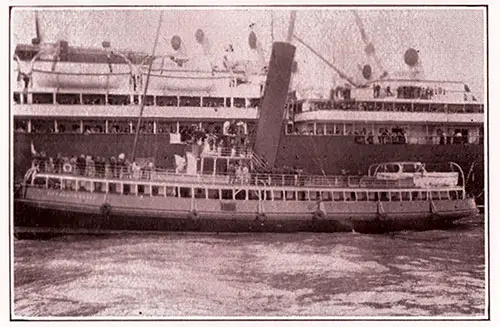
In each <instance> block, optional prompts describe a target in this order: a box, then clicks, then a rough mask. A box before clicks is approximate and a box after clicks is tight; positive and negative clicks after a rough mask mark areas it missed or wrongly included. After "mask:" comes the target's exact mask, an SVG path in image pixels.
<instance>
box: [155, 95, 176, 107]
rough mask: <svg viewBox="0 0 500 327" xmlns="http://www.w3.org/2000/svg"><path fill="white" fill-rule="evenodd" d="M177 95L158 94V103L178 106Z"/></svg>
mask: <svg viewBox="0 0 500 327" xmlns="http://www.w3.org/2000/svg"><path fill="white" fill-rule="evenodd" d="M177 104H178V102H177V97H175V96H157V97H156V105H157V106H161V107H177Z"/></svg>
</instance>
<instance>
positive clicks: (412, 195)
mask: <svg viewBox="0 0 500 327" xmlns="http://www.w3.org/2000/svg"><path fill="white" fill-rule="evenodd" d="M33 185H34V186H35V187H41V188H52V189H63V190H72V191H80V192H98V193H114V194H126V195H150V196H161V197H179V198H192V197H194V198H197V199H216V200H259V199H260V200H267V201H318V200H322V201H335V202H343V201H358V202H361V201H377V202H378V201H425V200H430V199H432V200H455V199H461V198H463V196H464V194H463V192H462V191H458V190H449V191H431V192H427V191H411V192H410V191H384V192H381V191H316V190H301V191H298V190H246V189H239V190H237V189H224V188H220V189H209V188H191V187H180V186H166V185H143V184H133V183H116V182H106V183H105V182H97V181H82V180H66V179H60V178H45V177H41V176H39V177H36V178H35V179H34V181H33Z"/></svg>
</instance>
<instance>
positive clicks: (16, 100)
mask: <svg viewBox="0 0 500 327" xmlns="http://www.w3.org/2000/svg"><path fill="white" fill-rule="evenodd" d="M14 103H21V95H20V94H19V92H14Z"/></svg>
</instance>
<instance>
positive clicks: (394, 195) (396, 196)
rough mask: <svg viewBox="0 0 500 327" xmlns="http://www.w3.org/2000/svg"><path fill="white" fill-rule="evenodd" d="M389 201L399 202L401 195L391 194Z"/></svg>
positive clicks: (397, 193)
mask: <svg viewBox="0 0 500 327" xmlns="http://www.w3.org/2000/svg"><path fill="white" fill-rule="evenodd" d="M391 201H401V193H399V192H391Z"/></svg>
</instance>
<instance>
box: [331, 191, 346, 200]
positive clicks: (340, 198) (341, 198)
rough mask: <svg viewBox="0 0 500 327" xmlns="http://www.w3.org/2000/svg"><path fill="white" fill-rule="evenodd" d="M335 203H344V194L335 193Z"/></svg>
mask: <svg viewBox="0 0 500 327" xmlns="http://www.w3.org/2000/svg"><path fill="white" fill-rule="evenodd" d="M333 201H337V202H342V201H344V192H333Z"/></svg>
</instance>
